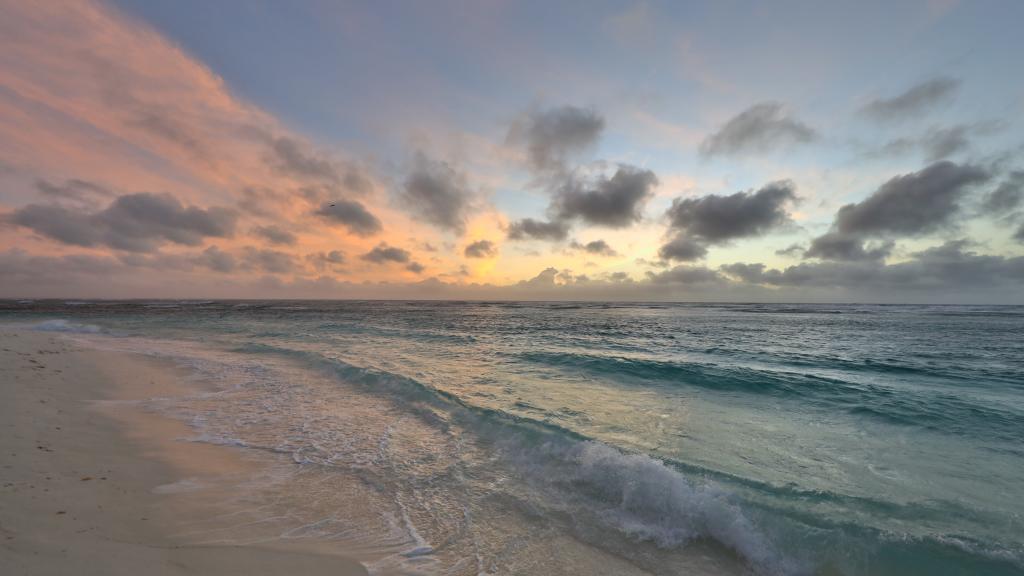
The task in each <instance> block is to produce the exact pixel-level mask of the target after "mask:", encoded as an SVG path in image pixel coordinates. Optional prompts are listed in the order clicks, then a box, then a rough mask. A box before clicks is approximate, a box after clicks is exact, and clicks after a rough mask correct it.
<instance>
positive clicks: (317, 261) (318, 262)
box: [306, 250, 346, 272]
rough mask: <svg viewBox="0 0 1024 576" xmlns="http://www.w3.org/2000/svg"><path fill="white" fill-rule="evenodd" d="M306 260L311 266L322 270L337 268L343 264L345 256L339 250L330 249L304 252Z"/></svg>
mask: <svg viewBox="0 0 1024 576" xmlns="http://www.w3.org/2000/svg"><path fill="white" fill-rule="evenodd" d="M306 262H309V263H310V264H311V265H312V266H313V268H315V269H317V270H318V271H321V272H322V271H324V270H327V269H337V268H338V267H339V266H341V265H343V264H345V262H346V258H345V253H344V252H342V251H341V250H331V251H330V252H314V253H312V254H306Z"/></svg>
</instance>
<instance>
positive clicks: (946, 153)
mask: <svg viewBox="0 0 1024 576" xmlns="http://www.w3.org/2000/svg"><path fill="white" fill-rule="evenodd" d="M998 128H999V125H998V124H996V123H979V124H956V125H954V126H946V127H942V128H939V127H934V126H933V127H931V128H929V129H928V130H927V131H925V132H924V133H923V134H922V135H920V136H918V137H904V138H897V139H895V140H891V141H890V142H888V143H887V144H886V145H885V146H882V147H881V148H880V149H879V150H877V151H875V152H872V153H871V154H870V155H871V156H875V157H883V158H889V157H891V156H892V155H894V154H905V153H907V152H911V151H920V152H921V153H922V154H923V156H924V159H925V161H927V162H937V161H939V160H944V159H946V158H949V157H951V156H954V155H955V154H957V153H959V152H963V151H965V150H968V149H970V147H971V138H972V137H973V136H977V135H982V134H988V133H991V132H993V131H995V130H997V129H998Z"/></svg>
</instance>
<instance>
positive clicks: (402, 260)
mask: <svg viewBox="0 0 1024 576" xmlns="http://www.w3.org/2000/svg"><path fill="white" fill-rule="evenodd" d="M359 258H361V259H363V260H366V261H367V262H373V263H375V264H386V263H388V262H396V263H398V264H405V269H406V270H409V271H410V272H415V273H417V274H419V273H420V272H423V270H424V267H423V265H422V264H420V263H419V262H414V261H412V254H411V253H410V252H409V251H408V250H404V249H402V248H397V247H395V246H388V244H387V243H385V242H381V243H380V244H378V245H376V246H374V248H373V250H370V251H369V252H367V253H366V254H363V255H362V256H360V257H359Z"/></svg>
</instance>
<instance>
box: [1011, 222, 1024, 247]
mask: <svg viewBox="0 0 1024 576" xmlns="http://www.w3.org/2000/svg"><path fill="white" fill-rule="evenodd" d="M1013 239H1014V240H1016V241H1017V242H1021V243H1024V224H1021V225H1020V227H1019V228H1017V231H1016V232H1014V233H1013Z"/></svg>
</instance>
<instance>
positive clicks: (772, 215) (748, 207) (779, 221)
mask: <svg viewBox="0 0 1024 576" xmlns="http://www.w3.org/2000/svg"><path fill="white" fill-rule="evenodd" d="M795 201H796V192H795V187H794V186H793V183H792V182H789V181H779V182H772V183H769V184H766V185H764V186H763V187H762V188H761V189H760V190H758V191H757V192H737V193H735V194H731V195H729V196H718V195H715V194H709V195H707V196H703V197H701V198H685V199H684V198H676V199H675V200H673V201H672V206H670V207H669V209H668V211H667V212H666V215H667V216H668V219H669V227H670V228H672V229H673V230H676V231H679V232H681V233H685V234H686V235H687V236H689V237H691V238H693V239H695V240H699V241H702V242H706V243H709V244H714V243H719V242H728V241H729V240H733V239H736V238H744V237H747V236H758V235H761V234H764V233H765V232H768V231H769V230H771V229H772V228H775V227H777V226H781V225H783V224H786V223H788V222H789V221H790V218H789V213H788V212H786V205H787V204H791V203H793V202H795Z"/></svg>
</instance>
